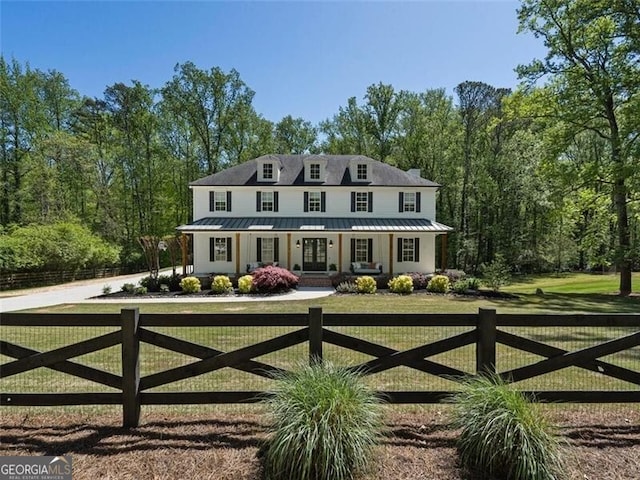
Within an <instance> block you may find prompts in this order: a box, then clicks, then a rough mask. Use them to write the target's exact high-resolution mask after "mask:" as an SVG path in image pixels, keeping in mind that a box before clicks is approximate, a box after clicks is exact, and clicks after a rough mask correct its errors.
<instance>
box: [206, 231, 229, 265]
mask: <svg viewBox="0 0 640 480" xmlns="http://www.w3.org/2000/svg"><path fill="white" fill-rule="evenodd" d="M231 242H232V239H231V237H211V238H209V261H211V262H230V261H231Z"/></svg>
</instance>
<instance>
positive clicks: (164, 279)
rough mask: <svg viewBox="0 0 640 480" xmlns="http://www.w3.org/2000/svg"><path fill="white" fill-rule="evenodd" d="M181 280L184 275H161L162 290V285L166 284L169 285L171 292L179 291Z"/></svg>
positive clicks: (159, 280)
mask: <svg viewBox="0 0 640 480" xmlns="http://www.w3.org/2000/svg"><path fill="white" fill-rule="evenodd" d="M180 280H182V277H181V276H180V275H177V274H176V275H159V276H158V285H160V291H162V285H166V286H167V287H169V291H170V292H179V291H180Z"/></svg>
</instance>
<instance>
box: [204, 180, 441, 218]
mask: <svg viewBox="0 0 640 480" xmlns="http://www.w3.org/2000/svg"><path fill="white" fill-rule="evenodd" d="M210 191H231V192H232V193H231V195H232V201H231V204H232V210H231V212H211V211H210V210H209V192H210ZM257 191H263V192H267V191H277V192H278V197H279V198H278V206H279V209H278V211H277V212H257V211H256V192H257ZM305 191H324V192H327V209H326V212H305V211H304V192H305ZM351 192H373V211H372V212H355V213H354V212H351ZM399 192H420V194H421V208H420V212H419V213H416V212H405V213H400V212H398V194H399ZM435 198H436V189H435V188H429V187H421V188H419V189H418V188H412V187H406V188H401V187H398V188H394V187H321V186H318V187H273V186H265V187H228V188H223V187H218V188H216V187H193V219H194V220H198V219H200V218H204V217H212V216H218V217H224V216H228V217H251V216H256V215H259V216H266V217H269V216H272V217H280V216H285V217H293V216H302V215H304V216H310V217H313V216H317V217H326V216H331V217H349V216H352V215H356V216H358V217H372V218H373V217H384V218H398V217H400V218H402V217H405V218H416V217H420V218H427V219H430V220H435V210H436V207H435Z"/></svg>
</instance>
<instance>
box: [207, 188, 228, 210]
mask: <svg viewBox="0 0 640 480" xmlns="http://www.w3.org/2000/svg"><path fill="white" fill-rule="evenodd" d="M209 211H210V212H230V211H231V192H209Z"/></svg>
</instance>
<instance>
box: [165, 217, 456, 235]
mask: <svg viewBox="0 0 640 480" xmlns="http://www.w3.org/2000/svg"><path fill="white" fill-rule="evenodd" d="M178 230H180V231H183V232H195V231H219V230H223V231H225V230H226V231H246V230H249V231H251V230H256V231H295V230H299V231H331V232H336V231H338V232H358V231H360V232H396V231H405V232H433V233H444V232H450V231H452V230H453V229H452V228H451V227H448V226H447V225H443V224H442V223H438V222H434V221H433V220H427V219H425V218H342V217H325V218H318V217H207V218H201V219H200V220H196V221H195V222H193V223H190V224H189V225H182V226H180V227H178Z"/></svg>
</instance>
